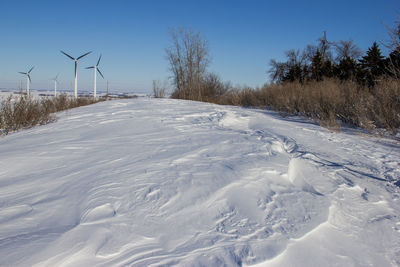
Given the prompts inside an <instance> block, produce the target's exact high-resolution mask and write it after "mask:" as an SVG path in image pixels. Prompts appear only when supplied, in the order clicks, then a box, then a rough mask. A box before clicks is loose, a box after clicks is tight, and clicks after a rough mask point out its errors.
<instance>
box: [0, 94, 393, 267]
mask: <svg viewBox="0 0 400 267" xmlns="http://www.w3.org/2000/svg"><path fill="white" fill-rule="evenodd" d="M58 117H59V120H58V121H57V122H56V123H52V124H48V125H45V126H40V127H36V128H33V129H30V130H26V131H21V132H17V133H12V134H10V135H8V136H5V137H2V138H0V265H1V266H9V265H10V266H121V265H124V266H160V265H166V266H169V265H180V266H224V265H225V266H241V265H243V266H247V265H256V266H398V265H400V219H399V218H400V217H399V216H400V187H398V186H397V185H396V184H395V183H396V181H398V180H399V179H400V178H399V177H400V145H399V144H398V143H396V142H395V141H391V140H387V139H383V138H382V139H379V138H372V137H365V136H361V135H360V134H357V133H354V132H351V131H350V130H346V129H345V130H344V132H342V133H334V132H330V131H329V130H327V129H324V128H321V127H319V126H317V125H315V124H312V123H309V122H307V121H305V120H303V119H299V118H286V119H284V118H281V117H279V116H277V115H276V114H275V113H273V112H268V111H262V110H248V109H242V108H238V107H227V106H218V105H212V104H206V103H197V102H191V101H178V100H170V99H149V98H138V99H130V100H115V101H108V102H102V103H98V104H96V105H91V106H86V107H81V108H78V109H74V110H70V111H68V112H65V113H60V114H59V115H58Z"/></svg>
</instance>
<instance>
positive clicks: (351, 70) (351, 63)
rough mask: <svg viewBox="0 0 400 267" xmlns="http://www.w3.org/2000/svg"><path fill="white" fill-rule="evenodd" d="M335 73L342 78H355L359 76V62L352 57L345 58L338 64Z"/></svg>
mask: <svg viewBox="0 0 400 267" xmlns="http://www.w3.org/2000/svg"><path fill="white" fill-rule="evenodd" d="M335 74H336V76H337V77H338V78H339V79H341V80H352V79H354V78H355V77H356V76H357V62H356V61H355V60H354V59H353V58H351V57H346V58H343V59H342V60H340V62H339V64H338V65H337V66H336V68H335Z"/></svg>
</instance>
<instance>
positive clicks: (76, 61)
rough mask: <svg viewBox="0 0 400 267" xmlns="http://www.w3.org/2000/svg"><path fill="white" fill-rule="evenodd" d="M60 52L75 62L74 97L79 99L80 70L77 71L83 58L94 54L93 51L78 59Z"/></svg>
mask: <svg viewBox="0 0 400 267" xmlns="http://www.w3.org/2000/svg"><path fill="white" fill-rule="evenodd" d="M60 52H61V53H63V54H64V55H66V56H67V57H69V58H70V59H72V60H73V61H75V86H74V96H75V98H77V97H78V70H77V69H78V60H79V59H81V58H83V57H84V56H87V55H89V54H90V53H92V51H90V52H87V53H85V54H83V55H82V56H80V57H77V58H74V57H71V56H70V55H68V54H67V53H65V52H64V51H62V50H60Z"/></svg>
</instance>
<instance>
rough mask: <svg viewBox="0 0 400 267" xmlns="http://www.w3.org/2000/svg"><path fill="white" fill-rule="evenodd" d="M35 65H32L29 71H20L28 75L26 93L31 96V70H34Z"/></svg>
mask: <svg viewBox="0 0 400 267" xmlns="http://www.w3.org/2000/svg"><path fill="white" fill-rule="evenodd" d="M33 68H34V67H32V68H31V69H30V70H29V71H28V72H19V73H21V74H24V75H26V95H27V96H29V95H30V93H29V83H30V82H32V81H31V75H30V74H31V71H32V70H33Z"/></svg>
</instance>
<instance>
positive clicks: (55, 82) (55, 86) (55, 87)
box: [51, 74, 58, 97]
mask: <svg viewBox="0 0 400 267" xmlns="http://www.w3.org/2000/svg"><path fill="white" fill-rule="evenodd" d="M57 78H58V74H57V75H56V77H54V78H53V79H51V80H52V81H54V97H56V96H57Z"/></svg>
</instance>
